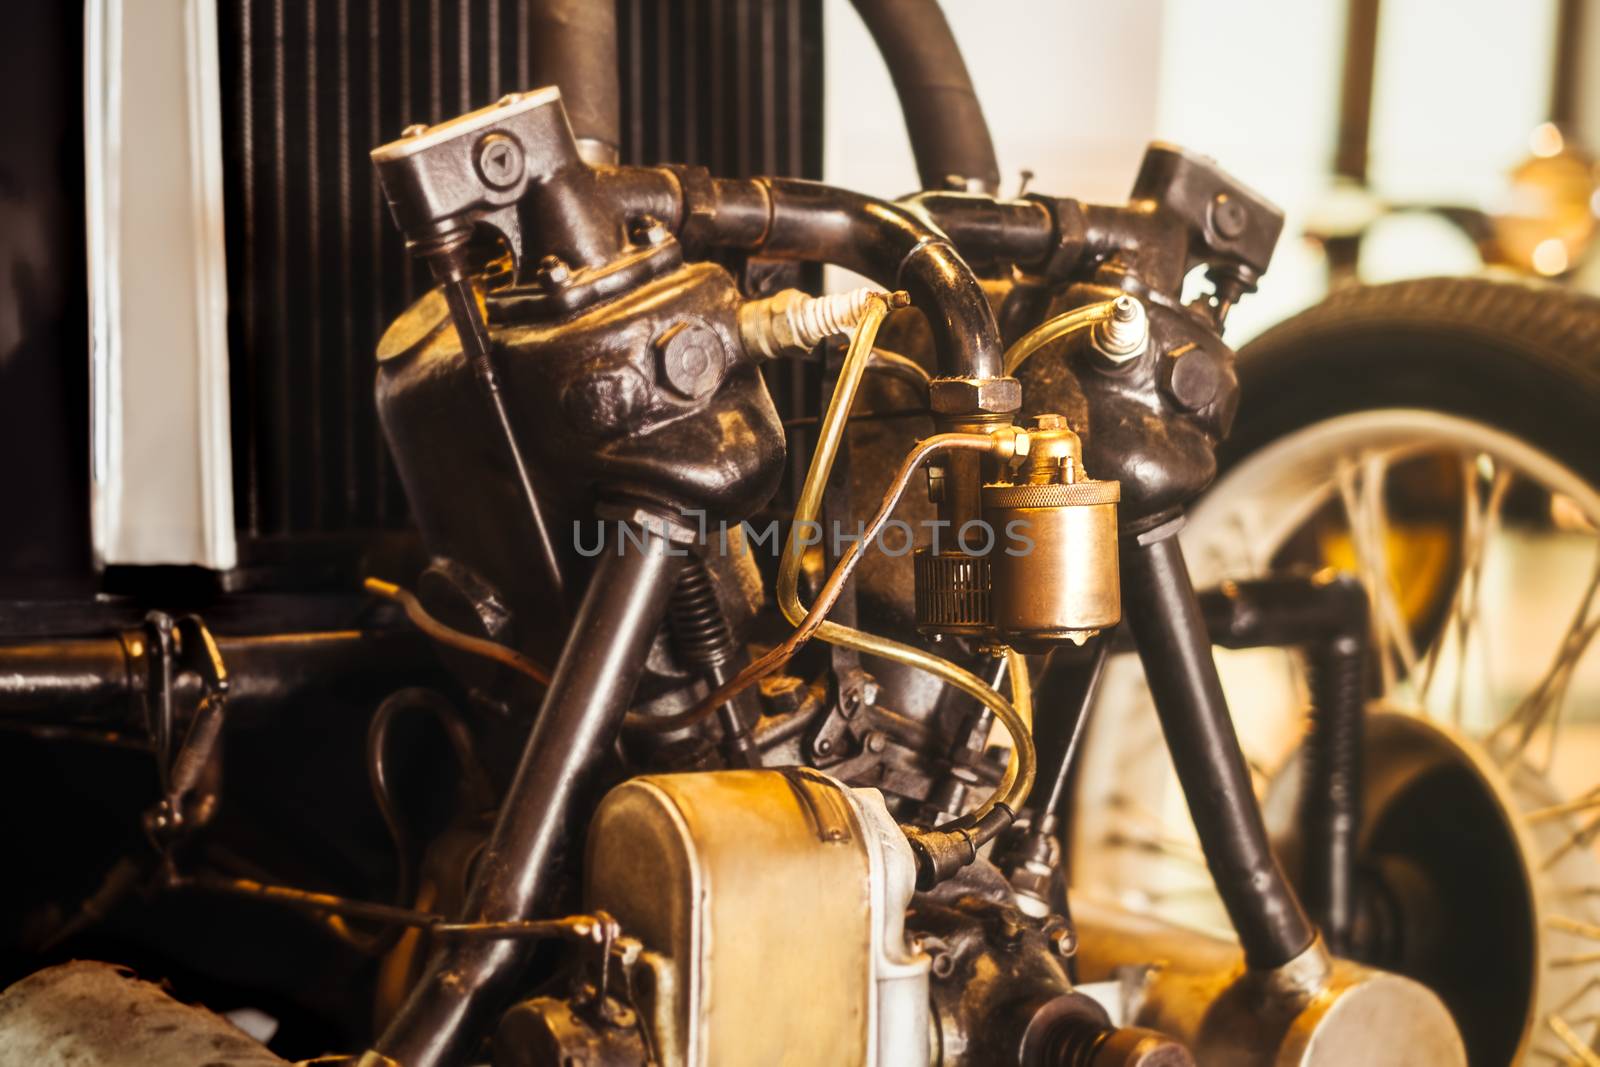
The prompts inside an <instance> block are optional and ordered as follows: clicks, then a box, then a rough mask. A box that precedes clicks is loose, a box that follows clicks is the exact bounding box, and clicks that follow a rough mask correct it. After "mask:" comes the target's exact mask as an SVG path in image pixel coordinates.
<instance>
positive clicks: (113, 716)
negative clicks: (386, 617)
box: [0, 630, 429, 733]
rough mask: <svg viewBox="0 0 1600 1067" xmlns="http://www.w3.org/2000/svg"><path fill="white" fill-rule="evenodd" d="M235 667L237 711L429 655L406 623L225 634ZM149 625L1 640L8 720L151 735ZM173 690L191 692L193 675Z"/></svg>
mask: <svg viewBox="0 0 1600 1067" xmlns="http://www.w3.org/2000/svg"><path fill="white" fill-rule="evenodd" d="M216 644H217V650H218V651H219V652H220V653H221V655H222V659H223V662H225V663H226V664H227V665H228V676H229V681H230V688H229V691H228V706H229V708H230V709H240V708H245V709H248V708H251V707H257V706H261V705H264V704H269V703H275V702H279V701H283V700H289V699H292V698H294V697H296V696H298V695H302V694H304V693H305V692H306V691H307V690H309V689H311V688H313V687H315V686H318V685H324V684H327V683H330V682H333V681H336V680H337V681H341V682H350V681H354V680H361V679H372V678H375V677H378V676H380V675H385V676H390V677H391V678H392V675H393V671H394V669H395V667H396V665H397V664H417V663H426V662H428V658H429V657H428V643H427V641H426V640H425V639H423V638H422V637H420V636H419V635H417V634H416V633H414V632H408V631H404V630H375V631H364V630H334V631H325V632H320V633H318V632H309V633H282V634H259V635H251V636H229V635H217V637H216ZM154 655H158V650H157V649H154V648H152V647H151V644H150V642H149V641H148V640H146V637H145V634H144V633H143V631H132V632H129V633H127V634H125V635H123V636H122V637H121V638H117V637H81V638H63V639H59V640H51V641H29V642H19V643H15V644H3V645H0V718H4V719H6V720H9V721H16V722H23V723H53V724H64V723H71V724H76V725H84V726H88V725H93V726H99V727H104V728H107V729H112V730H118V731H124V730H125V731H138V732H140V733H142V732H143V727H144V723H145V715H144V713H143V709H142V706H141V705H140V701H139V698H140V697H141V696H142V695H143V694H144V693H146V692H147V691H148V686H147V683H146V678H147V677H148V675H149V669H150V668H149V660H150V657H152V656H154ZM173 687H174V691H175V692H177V693H179V694H180V695H183V696H187V695H188V694H189V693H190V691H191V690H192V688H193V685H192V679H191V678H189V676H187V675H180V676H179V677H177V678H175V679H174V680H173Z"/></svg>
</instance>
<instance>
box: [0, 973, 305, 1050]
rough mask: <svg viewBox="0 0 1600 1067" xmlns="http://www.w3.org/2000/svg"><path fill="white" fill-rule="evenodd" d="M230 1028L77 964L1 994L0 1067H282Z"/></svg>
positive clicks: (146, 985) (127, 977)
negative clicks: (216, 1066)
mask: <svg viewBox="0 0 1600 1067" xmlns="http://www.w3.org/2000/svg"><path fill="white" fill-rule="evenodd" d="M287 1062H288V1061H286V1060H282V1059H279V1058H278V1057H277V1056H274V1055H273V1054H272V1053H270V1052H268V1051H267V1049H266V1048H265V1046H263V1045H261V1044H260V1043H259V1042H257V1041H256V1040H255V1039H253V1038H251V1037H249V1036H248V1035H246V1034H245V1033H244V1032H243V1031H241V1030H239V1029H238V1028H237V1027H236V1026H234V1025H233V1024H232V1023H230V1022H228V1021H227V1020H226V1019H224V1018H222V1017H221V1016H219V1015H214V1014H213V1013H211V1012H209V1011H207V1010H206V1009H204V1008H200V1007H195V1006H192V1005H189V1004H183V1003H180V1002H179V1001H177V1000H174V999H173V998H172V997H171V996H169V995H168V994H167V993H166V992H165V991H164V990H162V988H161V987H160V986H158V985H156V984H154V983H152V982H145V981H141V980H140V979H138V978H136V977H134V976H133V973H132V972H130V971H128V970H127V969H125V968H122V967H116V966H113V965H111V964H109V963H96V962H91V961H88V960H76V961H74V962H72V963H63V964H61V965H59V966H56V967H51V968H48V969H46V970H43V971H39V972H37V973H35V974H32V975H29V976H28V977H27V978H24V979H22V980H21V981H20V982H17V983H16V984H14V985H12V986H11V987H9V988H8V989H6V990H5V992H3V993H0V1067H205V1065H207V1064H221V1063H226V1064H228V1065H229V1067H285V1065H286V1064H287Z"/></svg>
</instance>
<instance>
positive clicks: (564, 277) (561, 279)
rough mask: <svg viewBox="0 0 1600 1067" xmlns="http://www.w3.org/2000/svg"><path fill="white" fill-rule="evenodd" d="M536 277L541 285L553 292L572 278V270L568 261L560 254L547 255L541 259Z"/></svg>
mask: <svg viewBox="0 0 1600 1067" xmlns="http://www.w3.org/2000/svg"><path fill="white" fill-rule="evenodd" d="M536 277H537V278H538V280H539V284H540V285H541V286H543V287H544V288H545V289H546V290H549V291H552V292H553V291H555V290H557V289H560V288H561V287H562V286H563V285H566V284H567V282H568V281H570V280H571V278H572V271H570V270H569V269H567V264H566V261H565V260H563V259H562V258H561V257H560V256H545V257H544V258H543V259H541V260H540V261H539V270H538V272H537V274H536Z"/></svg>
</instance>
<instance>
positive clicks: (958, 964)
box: [908, 861, 1190, 1067]
mask: <svg viewBox="0 0 1600 1067" xmlns="http://www.w3.org/2000/svg"><path fill="white" fill-rule="evenodd" d="M908 923H909V925H910V927H911V929H912V930H913V932H914V934H915V935H916V937H917V939H918V941H919V942H920V943H921V945H922V946H923V948H924V950H926V951H927V952H929V953H931V954H932V956H933V965H932V970H933V985H932V995H933V1011H934V1019H933V1034H934V1040H935V1043H936V1056H935V1061H936V1062H937V1063H938V1064H939V1065H940V1067H987V1065H989V1064H999V1063H1017V1064H1021V1065H1022V1067H1109V1065H1112V1064H1115V1065H1117V1067H1122V1065H1124V1064H1126V1063H1128V1062H1130V1061H1129V1059H1128V1053H1129V1052H1132V1051H1133V1050H1134V1049H1135V1048H1136V1047H1137V1046H1138V1044H1139V1041H1138V1038H1139V1037H1141V1036H1154V1035H1126V1036H1123V1037H1120V1038H1117V1034H1118V1031H1117V1030H1116V1029H1115V1028H1114V1027H1113V1026H1112V1025H1111V1019H1110V1016H1109V1015H1108V1014H1107V1013H1106V1011H1105V1009H1104V1008H1102V1007H1101V1006H1100V1005H1099V1004H1097V1003H1095V1001H1093V1000H1092V999H1090V998H1089V997H1087V996H1085V995H1083V994H1081V993H1077V992H1075V991H1073V989H1072V986H1071V983H1070V982H1069V981H1068V979H1067V972H1066V967H1065V963H1066V956H1065V954H1064V953H1063V951H1062V948H1063V945H1064V942H1063V940H1062V939H1061V937H1060V934H1061V932H1062V931H1063V930H1064V929H1065V928H1064V927H1063V926H1062V925H1061V924H1060V920H1048V921H1046V922H1043V923H1040V922H1037V921H1035V920H1033V919H1030V918H1028V917H1027V916H1025V915H1024V914H1023V913H1022V912H1020V911H1018V910H1017V909H1016V908H1015V907H1013V906H1012V904H1011V893H1010V889H1009V887H1008V886H1007V885H1006V882H1005V879H1004V877H1003V876H1002V875H1001V874H1000V872H999V871H998V870H996V869H995V868H994V867H993V866H991V865H990V864H989V863H987V862H983V861H980V862H978V863H974V864H972V865H971V866H969V867H967V868H965V869H964V870H962V871H961V872H960V873H958V874H957V875H956V876H955V877H954V878H952V879H950V880H949V881H947V882H945V883H943V884H942V885H940V886H939V888H938V889H937V890H936V891H934V892H933V893H924V894H920V895H918V896H917V898H916V899H915V900H914V901H913V904H912V909H911V914H910V916H909V918H908ZM1114 1038H1115V1039H1116V1042H1115V1045H1114V1046H1112V1047H1111V1048H1110V1050H1109V1051H1108V1046H1111V1042H1112V1039H1114ZM1156 1040H1157V1042H1158V1043H1160V1044H1162V1045H1163V1046H1164V1049H1163V1051H1170V1049H1171V1048H1172V1043H1171V1042H1170V1041H1168V1042H1161V1040H1160V1039H1159V1038H1157V1039H1156ZM1103 1051H1104V1052H1107V1055H1106V1056H1105V1058H1104V1059H1102V1058H1098V1057H1099V1054H1100V1053H1101V1052H1103ZM1150 1051H1152V1052H1153V1051H1154V1050H1153V1049H1151V1050H1150ZM1176 1051H1177V1053H1178V1054H1179V1055H1180V1056H1183V1055H1184V1054H1183V1050H1182V1049H1181V1047H1180V1048H1177V1049H1176ZM1119 1055H1120V1057H1121V1058H1118V1056H1119ZM1169 1060H1170V1056H1169ZM1131 1062H1134V1063H1138V1062H1140V1061H1138V1060H1137V1059H1135V1060H1132V1061H1131ZM1159 1062H1162V1061H1152V1067H1153V1064H1154V1063H1159ZM1172 1062H1175V1063H1177V1064H1186V1063H1188V1062H1190V1061H1188V1060H1187V1059H1186V1058H1180V1059H1178V1060H1176V1061H1172Z"/></svg>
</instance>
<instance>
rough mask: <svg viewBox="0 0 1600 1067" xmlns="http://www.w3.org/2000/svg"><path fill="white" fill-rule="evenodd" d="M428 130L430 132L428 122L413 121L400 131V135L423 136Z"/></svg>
mask: <svg viewBox="0 0 1600 1067" xmlns="http://www.w3.org/2000/svg"><path fill="white" fill-rule="evenodd" d="M427 132H428V124H427V123H425V122H413V123H412V124H411V125H409V126H407V127H406V128H405V129H403V130H401V131H400V136H401V137H421V136H422V135H423V134H425V133H427Z"/></svg>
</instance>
